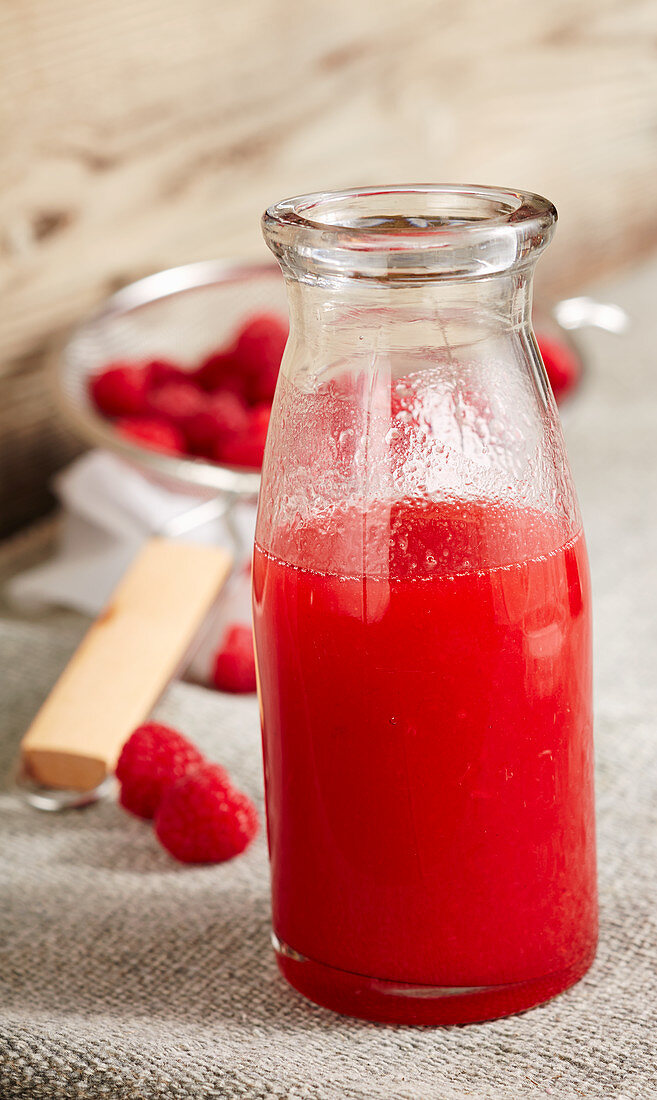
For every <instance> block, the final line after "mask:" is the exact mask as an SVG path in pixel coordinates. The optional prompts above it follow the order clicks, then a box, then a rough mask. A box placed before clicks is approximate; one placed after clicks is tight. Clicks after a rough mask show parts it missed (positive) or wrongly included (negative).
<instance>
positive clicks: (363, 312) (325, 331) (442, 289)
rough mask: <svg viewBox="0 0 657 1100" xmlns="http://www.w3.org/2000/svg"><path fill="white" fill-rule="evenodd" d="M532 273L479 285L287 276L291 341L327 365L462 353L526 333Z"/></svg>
mask: <svg viewBox="0 0 657 1100" xmlns="http://www.w3.org/2000/svg"><path fill="white" fill-rule="evenodd" d="M532 279H533V267H528V266H525V267H524V268H523V269H521V270H515V271H510V272H504V273H503V274H498V275H496V276H493V277H491V276H489V277H487V278H482V279H460V280H454V281H450V280H446V279H440V280H433V279H425V280H417V281H414V282H413V284H412V285H410V286H400V285H399V284H396V285H394V286H390V285H386V282H385V280H382V281H374V280H358V279H343V280H332V281H331V283H330V284H327V283H319V282H317V283H316V282H308V281H306V280H303V281H302V280H299V279H297V278H296V277H295V275H294V274H292V273H291V272H290V271H289V269H288V271H287V272H286V281H287V291H288V299H289V306H290V339H291V341H292V342H293V343H295V342H296V343H298V345H299V346H303V347H305V348H306V349H309V348H312V349H314V351H315V352H316V353H319V354H320V356H321V361H323V362H327V357H328V356H330V357H331V358H335V357H336V356H340V355H349V354H350V352H353V351H354V350H355V349H358V350H359V351H361V352H362V351H365V350H371V351H376V352H377V353H378V354H380V353H381V352H383V351H386V350H389V351H391V352H393V351H394V352H403V351H407V352H412V351H413V350H419V349H422V348H425V349H426V348H435V349H437V350H440V349H441V348H443V347H445V348H452V349H454V348H463V347H465V346H467V345H474V344H481V343H482V342H484V341H486V340H499V339H504V337H505V336H509V335H511V334H512V333H513V332H515V331H517V330H519V329H527V328H529V327H530V326H531V307H532Z"/></svg>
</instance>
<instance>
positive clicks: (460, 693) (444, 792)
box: [253, 186, 597, 1024]
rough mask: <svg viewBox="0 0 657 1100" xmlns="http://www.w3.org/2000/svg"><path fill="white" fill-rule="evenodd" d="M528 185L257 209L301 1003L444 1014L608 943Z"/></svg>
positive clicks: (275, 837) (274, 850) (308, 199)
mask: <svg viewBox="0 0 657 1100" xmlns="http://www.w3.org/2000/svg"><path fill="white" fill-rule="evenodd" d="M555 221H556V211H555V209H554V207H553V206H552V205H551V203H549V202H548V201H546V200H545V199H543V198H540V197H539V196H536V195H531V194H525V193H522V192H516V191H511V190H502V189H493V188H486V187H443V186H417V187H415V186H408V187H377V188H367V189H363V190H358V191H348V192H341V193H325V194H315V195H307V196H304V197H301V198H296V199H291V200H288V201H285V202H281V203H278V204H277V205H275V206H272V207H271V208H270V209H269V210H268V211H267V212H266V214H265V217H264V232H265V237H266V239H267V243H268V244H269V246H270V248H271V249H272V251H273V252H274V254H275V255H276V257H277V258H278V261H279V263H280V265H281V268H282V270H283V274H284V276H285V279H286V282H287V289H288V295H289V304H290V320H291V329H290V339H289V342H288V346H287V350H286V352H285V356H284V360H283V364H282V368H281V374H280V378H279V383H278V389H277V393H276V398H275V402H274V409H273V414H272V420H271V427H270V433H269V439H268V444H267V450H266V455H265V462H264V468H263V475H262V489H261V494H260V505H259V514H258V522H257V531H256V546H255V557H254V565H253V599H254V616H255V637H256V651H257V666H258V677H259V691H260V701H261V712H262V728H263V747H264V761H265V781H266V795H267V823H268V839H269V850H270V858H271V871H272V900H273V932H274V946H275V950H276V953H277V958H278V963H279V966H280V969H281V971H282V972H283V974H284V975H285V977H286V978H287V979H288V981H289V982H291V984H292V985H293V986H295V987H296V988H297V989H298V990H300V991H301V992H302V993H304V994H305V995H306V996H307V997H309V998H311V999H312V1000H314V1001H316V1002H318V1003H319V1004H322V1005H325V1006H328V1007H329V1008H333V1009H335V1010H337V1011H338V1012H343V1013H347V1014H350V1015H355V1016H361V1017H364V1018H366V1019H370V1020H385V1021H393V1022H400V1023H419V1024H438V1023H462V1022H467V1021H473V1020H483V1019H489V1018H492V1017H495V1016H501V1015H505V1014H508V1013H512V1012H516V1011H519V1010H521V1009H525V1008H528V1007H530V1006H531V1005H535V1004H537V1003H539V1002H541V1001H544V1000H546V999H547V998H549V997H551V996H553V995H554V994H556V993H559V992H561V991H562V990H564V989H566V988H567V987H568V986H570V985H572V983H573V982H575V981H577V979H578V978H580V977H581V976H582V975H583V974H584V972H585V971H586V970H587V968H588V967H589V965H590V963H591V961H592V959H593V956H594V953H595V944H596V935H597V901H596V874H595V835H594V804H593V774H592V769H593V754H592V717H591V626H590V589H589V575H588V565H587V559H586V549H585V545H584V536H583V533H582V523H581V518H580V514H579V510H578V505H577V500H576V496H575V492H574V489H573V484H572V480H571V475H570V471H569V468H568V461H567V458H566V454H565V451H564V444H563V439H562V434H561V429H560V425H559V418H558V414H557V412H556V408H555V404H554V400H553V398H552V395H551V392H550V389H549V386H548V383H547V381H546V377H545V372H544V370H543V366H542V364H541V360H540V356H539V353H538V350H537V346H536V342H535V339H534V336H533V333H532V328H531V292H532V275H533V268H534V264H535V262H536V260H537V258H538V256H539V255H540V253H541V252H542V250H543V248H544V247H545V246H546V245H547V243H548V242H549V240H550V237H551V235H552V232H553V228H554V224H555Z"/></svg>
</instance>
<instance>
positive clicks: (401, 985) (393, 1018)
mask: <svg viewBox="0 0 657 1100" xmlns="http://www.w3.org/2000/svg"><path fill="white" fill-rule="evenodd" d="M272 941H273V944H274V950H275V952H276V959H277V962H278V967H279V970H280V971H281V974H282V975H283V977H284V978H285V979H286V980H287V981H288V982H289V983H290V985H291V986H293V987H294V989H296V990H297V991H298V992H299V993H302V994H303V995H304V997H307V998H308V999H309V1000H310V1001H314V1003H315V1004H318V1005H321V1006H322V1007H323V1008H330V1009H331V1010H332V1011H333V1012H339V1013H340V1014H341V1015H343V1016H355V1017H356V1018H357V1019H361V1020H370V1021H374V1022H376V1023H387V1024H421V1025H428V1026H431V1025H433V1026H436V1025H442V1026H445V1025H449V1024H472V1023H478V1022H479V1023H481V1022H483V1021H484V1020H495V1019H497V1018H498V1017H500V1016H512V1015H514V1014H515V1013H517V1012H524V1011H526V1010H527V1009H528V1008H534V1007H535V1006H536V1005H539V1004H542V1003H543V1002H544V1001H549V1000H550V999H551V998H552V997H555V996H556V995H557V994H558V993H563V992H564V990H566V989H569V988H570V986H572V985H574V984H575V982H578V981H579V979H580V978H582V977H583V976H584V974H585V973H586V971H587V970H588V969H589V967H590V965H591V963H592V962H593V959H594V957H595V945H594V946H593V947H592V949H591V951H590V952H589V953H588V955H587V956H586V957H585V958H583V959H580V960H579V961H578V962H577V963H573V964H572V965H571V966H569V967H566V968H565V969H563V970H558V971H554V972H553V973H551V974H546V975H544V976H543V977H540V978H532V979H530V980H529V981H525V982H513V983H510V984H507V985H490V986H473V987H462V986H431V985H417V984H411V983H406V982H396V981H388V980H384V979H379V978H370V977H367V976H365V975H362V974H353V973H351V972H350V971H347V970H338V969H337V968H336V967H333V966H326V965H325V964H324V963H318V962H315V961H314V960H312V959H308V958H305V957H304V956H303V955H299V954H298V952H296V951H294V950H293V948H291V947H288V946H287V945H286V944H284V943H281V942H280V940H278V939H277V938H276V936H272Z"/></svg>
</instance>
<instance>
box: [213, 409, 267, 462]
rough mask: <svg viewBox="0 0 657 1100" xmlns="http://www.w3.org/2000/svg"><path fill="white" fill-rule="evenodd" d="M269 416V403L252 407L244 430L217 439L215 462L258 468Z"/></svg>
mask: <svg viewBox="0 0 657 1100" xmlns="http://www.w3.org/2000/svg"><path fill="white" fill-rule="evenodd" d="M270 416H271V406H270V405H258V406H257V407H256V408H255V409H253V411H252V413H251V415H250V417H249V420H248V424H247V427H246V430H245V431H243V432H241V433H240V434H239V435H231V436H224V437H223V438H222V439H219V440H218V441H217V445H216V446H215V448H214V452H213V457H214V459H215V462H225V463H226V464H227V465H228V466H246V467H247V468H248V469H252V470H259V469H260V468H261V467H262V459H263V456H264V453H265V443H266V441H267V428H268V427H269V419H270Z"/></svg>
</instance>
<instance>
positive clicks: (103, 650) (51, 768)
mask: <svg viewBox="0 0 657 1100" xmlns="http://www.w3.org/2000/svg"><path fill="white" fill-rule="evenodd" d="M230 565H231V559H230V556H229V554H228V553H227V552H226V551H225V550H221V549H219V548H218V547H214V546H197V545H192V544H189V543H182V542H171V541H167V540H166V539H151V540H149V542H147V543H146V545H145V546H144V547H143V549H142V550H141V551H140V553H139V555H138V556H137V558H136V559H135V561H134V562H133V564H132V565H131V567H130V569H129V570H128V572H127V573H126V574H125V576H124V577H123V579H122V581H121V582H120V584H119V585H118V587H117V588H116V590H115V592H114V595H113V596H112V598H111V600H110V602H109V604H108V606H107V607H106V609H105V610H104V611H103V612H102V613H101V615H100V616H99V617H98V619H97V620H96V622H95V623H94V624H93V626H92V627H91V628H90V629H89V631H88V633H87V634H86V636H85V637H84V639H83V641H82V643H81V644H80V646H79V648H78V649H77V651H76V652H75V654H74V655H73V657H72V658H71V661H70V662H69V664H68V666H67V667H66V669H65V670H64V672H63V673H62V675H61V676H60V678H59V680H58V681H57V683H56V684H55V686H54V688H53V689H52V691H51V693H50V695H49V696H48V698H47V699H46V701H45V703H44V704H43V706H42V707H41V709H40V711H39V712H38V714H37V716H36V718H35V719H34V721H33V723H32V725H31V726H30V728H29V730H28V731H27V733H26V734H25V736H24V738H23V742H22V758H23V763H24V766H25V769H26V771H27V772H28V774H29V775H30V776H31V777H32V778H33V779H34V780H36V781H37V782H38V783H42V784H43V785H44V786H46V787H56V788H71V789H73V790H79V791H86V790H90V789H92V788H93V787H95V786H97V785H98V783H100V782H101V781H102V780H103V779H104V778H105V776H107V775H108V774H110V773H111V772H113V770H114V767H115V765H116V761H117V759H118V756H119V753H120V751H121V748H122V746H123V745H124V743H125V741H126V740H127V738H128V737H129V736H130V733H131V732H132V730H133V729H134V728H135V726H138V725H139V724H140V723H141V722H143V721H144V720H145V719H146V718H147V717H148V715H149V713H150V711H151V710H152V708H153V706H154V705H155V703H156V702H157V700H158V698H159V696H160V695H161V694H162V691H163V690H164V688H165V687H166V685H167V683H168V682H169V680H170V679H171V677H172V676H173V675H174V674H175V673H176V671H177V670H178V668H179V666H180V662H181V660H182V658H183V657H184V655H185V653H186V651H187V650H188V649H189V646H190V643H191V641H192V639H193V637H194V635H195V633H196V632H197V630H198V628H199V626H200V625H201V623H202V621H203V619H204V617H205V615H206V613H207V611H208V610H209V608H210V606H211V605H212V603H213V601H214V600H215V598H216V596H217V595H218V593H219V590H220V589H221V587H222V585H223V584H224V582H225V580H226V578H227V576H228V573H229V571H230Z"/></svg>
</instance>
